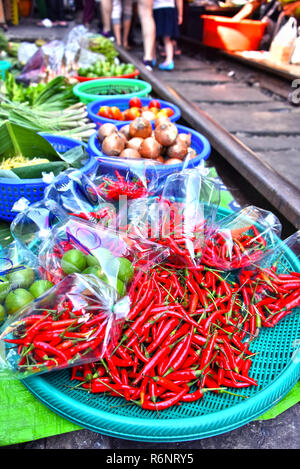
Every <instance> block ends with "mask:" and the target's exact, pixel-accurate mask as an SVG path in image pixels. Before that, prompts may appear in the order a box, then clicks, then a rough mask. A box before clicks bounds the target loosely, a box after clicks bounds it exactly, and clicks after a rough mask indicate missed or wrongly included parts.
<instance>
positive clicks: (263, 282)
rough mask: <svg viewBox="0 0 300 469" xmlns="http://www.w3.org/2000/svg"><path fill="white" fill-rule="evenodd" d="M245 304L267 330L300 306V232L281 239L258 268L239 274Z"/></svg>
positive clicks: (252, 267) (253, 266) (248, 268)
mask: <svg viewBox="0 0 300 469" xmlns="http://www.w3.org/2000/svg"><path fill="white" fill-rule="evenodd" d="M239 281H240V284H241V285H243V295H244V303H248V304H250V307H251V308H253V310H254V314H255V315H256V317H257V318H258V319H259V322H260V323H261V325H262V326H263V327H274V326H275V325H276V324H277V323H278V322H279V321H281V320H282V319H283V318H285V317H286V316H287V315H290V314H291V313H292V312H294V311H295V308H297V307H299V306H300V231H297V232H296V233H294V234H292V235H291V236H289V237H288V238H286V239H285V240H279V241H278V243H277V244H276V245H275V246H274V248H273V249H270V250H269V252H268V253H267V254H266V255H265V257H264V258H263V259H262V260H261V261H260V262H258V263H256V264H255V265H251V266H249V267H246V268H244V269H241V270H240V272H239Z"/></svg>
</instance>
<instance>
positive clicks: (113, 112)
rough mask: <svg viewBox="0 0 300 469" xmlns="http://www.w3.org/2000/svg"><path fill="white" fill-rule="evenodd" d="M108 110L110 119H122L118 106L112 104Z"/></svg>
mask: <svg viewBox="0 0 300 469" xmlns="http://www.w3.org/2000/svg"><path fill="white" fill-rule="evenodd" d="M110 110H111V115H112V119H115V120H118V121H122V120H123V114H122V112H121V111H120V109H119V108H118V107H116V106H112V107H111V108H110Z"/></svg>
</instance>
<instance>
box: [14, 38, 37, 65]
mask: <svg viewBox="0 0 300 469" xmlns="http://www.w3.org/2000/svg"><path fill="white" fill-rule="evenodd" d="M37 50H38V46H37V45H36V44H32V42H21V44H20V46H19V48H18V61H19V62H20V64H22V65H25V64H27V62H28V60H29V59H30V58H31V57H32V56H33V55H34V54H35V53H36V52H37Z"/></svg>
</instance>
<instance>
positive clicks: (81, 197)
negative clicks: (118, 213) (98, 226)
mask: <svg viewBox="0 0 300 469" xmlns="http://www.w3.org/2000/svg"><path fill="white" fill-rule="evenodd" d="M44 198H45V199H48V200H50V199H51V200H54V201H55V202H56V203H57V204H59V205H60V206H61V207H62V208H63V209H64V210H65V211H66V213H68V214H69V215H73V216H77V217H79V218H83V219H85V220H90V221H92V222H95V223H97V222H98V221H99V220H102V222H103V223H105V222H106V221H107V219H106V213H109V214H110V216H111V217H115V215H114V214H113V213H112V210H109V209H110V207H109V205H108V204H107V203H106V201H105V200H104V199H103V198H102V197H101V196H100V195H99V193H98V191H97V185H96V184H95V183H94V182H93V180H92V174H85V173H82V171H77V170H73V169H69V170H66V171H64V172H63V173H61V174H60V175H59V176H57V177H56V178H55V179H54V181H53V182H52V184H50V185H49V186H48V187H47V188H46V190H45V193H44ZM111 208H113V207H111ZM103 218H104V219H103ZM109 219H110V218H109Z"/></svg>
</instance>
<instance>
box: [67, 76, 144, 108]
mask: <svg viewBox="0 0 300 469" xmlns="http://www.w3.org/2000/svg"><path fill="white" fill-rule="evenodd" d="M151 91H152V86H151V85H150V84H149V83H147V82H146V81H143V80H134V79H132V78H102V79H99V80H91V81H86V82H83V83H78V84H77V85H75V86H74V88H73V93H74V94H75V95H76V96H77V97H78V98H79V99H80V101H81V102H83V103H85V104H88V103H90V102H92V101H99V100H101V97H103V99H105V100H107V99H111V98H116V97H117V96H122V97H123V98H129V99H130V98H132V97H134V96H138V97H140V98H143V97H146V96H148V95H149V94H150V93H151Z"/></svg>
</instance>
